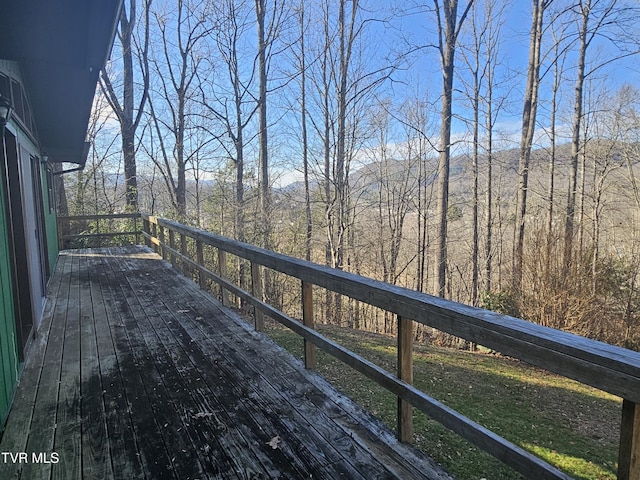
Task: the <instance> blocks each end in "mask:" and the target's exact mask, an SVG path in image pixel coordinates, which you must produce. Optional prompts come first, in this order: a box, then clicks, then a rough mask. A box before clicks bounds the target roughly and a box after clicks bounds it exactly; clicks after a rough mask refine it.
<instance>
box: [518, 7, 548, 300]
mask: <svg viewBox="0 0 640 480" xmlns="http://www.w3.org/2000/svg"><path fill="white" fill-rule="evenodd" d="M551 2H552V0H532V4H533V8H532V11H531V30H530V33H529V61H528V65H527V83H526V87H525V92H524V106H523V108H522V136H521V139H520V159H519V163H518V177H519V180H518V194H517V199H516V222H515V238H514V246H513V270H512V289H513V291H514V292H516V293H517V292H520V290H521V287H522V256H523V248H524V231H525V215H526V212H527V193H528V188H529V164H530V161H531V148H532V146H533V135H534V132H535V128H536V113H537V110H538V91H539V88H540V65H541V61H542V53H541V52H542V33H543V23H544V14H545V11H546V10H547V8H548V7H549V5H550V4H551Z"/></svg>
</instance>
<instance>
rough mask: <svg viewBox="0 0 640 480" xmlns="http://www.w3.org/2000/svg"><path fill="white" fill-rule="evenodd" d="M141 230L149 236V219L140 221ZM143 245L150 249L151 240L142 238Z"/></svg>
mask: <svg viewBox="0 0 640 480" xmlns="http://www.w3.org/2000/svg"><path fill="white" fill-rule="evenodd" d="M142 230H143V231H144V233H146V234H147V235H151V224H150V223H149V219H148V218H143V219H142ZM144 244H145V245H146V246H147V247H149V248H151V240H150V239H149V238H148V237H147V236H145V237H144Z"/></svg>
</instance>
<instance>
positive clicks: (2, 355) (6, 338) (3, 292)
mask: <svg viewBox="0 0 640 480" xmlns="http://www.w3.org/2000/svg"><path fill="white" fill-rule="evenodd" d="M2 183H3V182H0V199H2V198H5V197H4V192H3V185H2ZM1 207H2V208H0V430H2V428H3V427H4V422H5V420H6V417H7V415H8V413H9V407H10V405H11V400H12V398H13V393H14V391H15V388H16V382H17V376H18V368H19V362H18V345H17V340H16V323H15V313H14V305H13V294H12V292H13V289H12V285H11V275H10V273H9V272H11V264H10V261H11V260H10V255H9V237H8V229H7V218H6V210H5V208H4V207H5V206H4V205H1Z"/></svg>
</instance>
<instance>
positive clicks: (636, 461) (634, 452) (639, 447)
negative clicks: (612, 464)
mask: <svg viewBox="0 0 640 480" xmlns="http://www.w3.org/2000/svg"><path fill="white" fill-rule="evenodd" d="M618 480H640V405H638V404H637V403H635V402H632V401H630V400H623V401H622V423H621V425H620V451H619V453H618Z"/></svg>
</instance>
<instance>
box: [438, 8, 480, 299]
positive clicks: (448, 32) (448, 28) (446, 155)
mask: <svg viewBox="0 0 640 480" xmlns="http://www.w3.org/2000/svg"><path fill="white" fill-rule="evenodd" d="M433 3H434V6H435V14H436V19H437V26H438V51H439V53H440V62H441V66H442V109H441V114H440V115H441V117H440V121H441V127H440V146H439V151H440V159H439V163H438V183H437V185H438V186H437V189H438V192H437V206H436V216H437V218H438V229H437V230H438V237H437V240H436V261H435V269H436V275H435V277H436V280H437V288H436V291H437V294H438V295H439V296H441V297H443V296H444V295H445V292H446V268H447V214H448V210H449V171H450V157H451V123H452V109H453V80H454V66H455V54H456V43H457V41H458V35H459V33H460V29H461V28H462V25H463V24H464V21H465V19H466V18H467V15H468V13H469V10H470V9H471V6H472V5H473V0H468V2H467V3H466V5H465V7H464V9H463V10H462V13H461V14H460V16H459V17H458V0H442V5H440V1H439V0H433Z"/></svg>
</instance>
